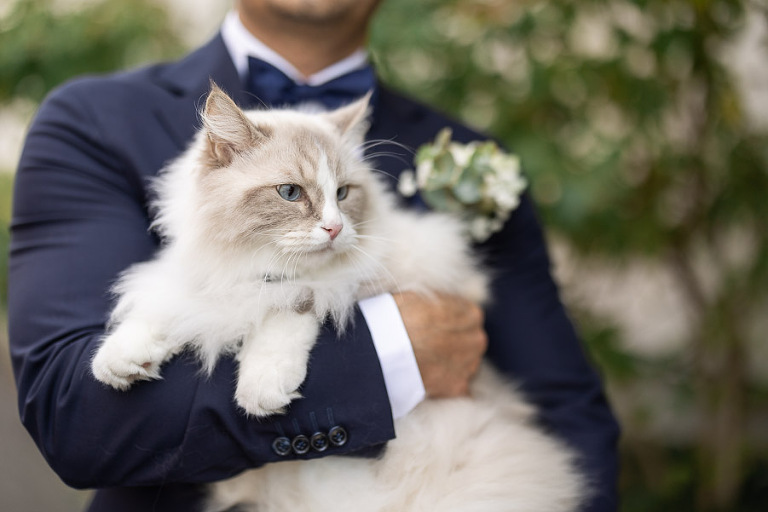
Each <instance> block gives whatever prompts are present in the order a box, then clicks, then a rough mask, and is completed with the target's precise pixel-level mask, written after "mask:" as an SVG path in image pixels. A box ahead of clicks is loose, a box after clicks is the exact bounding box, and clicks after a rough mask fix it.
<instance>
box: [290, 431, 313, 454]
mask: <svg viewBox="0 0 768 512" xmlns="http://www.w3.org/2000/svg"><path fill="white" fill-rule="evenodd" d="M291 446H292V447H293V451H294V452H296V453H298V454H299V455H304V454H305V453H307V452H308V451H309V439H308V438H307V436H304V435H298V436H296V437H294V438H293V441H291Z"/></svg>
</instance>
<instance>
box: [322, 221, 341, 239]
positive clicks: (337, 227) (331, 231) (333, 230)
mask: <svg viewBox="0 0 768 512" xmlns="http://www.w3.org/2000/svg"><path fill="white" fill-rule="evenodd" d="M343 227H344V226H343V225H342V224H336V223H334V224H328V225H327V226H323V229H324V230H326V231H327V232H328V235H330V237H331V240H336V237H337V236H339V233H340V232H341V228H343Z"/></svg>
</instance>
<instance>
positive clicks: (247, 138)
mask: <svg viewBox="0 0 768 512" xmlns="http://www.w3.org/2000/svg"><path fill="white" fill-rule="evenodd" d="M202 118H203V126H204V128H205V131H206V134H207V137H208V153H209V156H210V157H211V159H212V161H213V162H214V163H215V164H217V165H218V166H222V167H223V166H226V165H229V164H230V163H231V162H232V160H233V159H234V157H235V156H236V155H237V154H238V153H241V152H243V151H245V150H247V149H249V148H251V147H253V146H254V144H256V143H258V142H259V140H263V139H265V138H268V137H269V136H270V131H269V130H268V129H267V128H265V127H258V126H256V125H255V124H253V123H252V122H251V120H250V119H248V117H247V116H246V115H245V113H244V112H243V111H242V110H241V109H240V107H238V106H237V105H236V104H235V102H234V101H232V99H231V98H230V97H229V96H227V94H226V93H225V92H224V91H222V90H221V89H220V88H219V87H218V86H217V85H216V84H214V83H213V82H211V92H210V93H209V94H208V99H206V101H205V108H204V109H203V114H202Z"/></svg>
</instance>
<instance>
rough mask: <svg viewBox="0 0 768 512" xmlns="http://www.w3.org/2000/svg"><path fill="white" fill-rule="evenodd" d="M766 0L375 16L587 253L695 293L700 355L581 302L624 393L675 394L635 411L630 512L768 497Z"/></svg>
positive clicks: (413, 78)
mask: <svg viewBox="0 0 768 512" xmlns="http://www.w3.org/2000/svg"><path fill="white" fill-rule="evenodd" d="M748 9H749V11H748ZM766 9H768V7H767V6H766V4H765V2H757V1H752V2H749V1H746V0H711V1H710V0H688V1H684V0H580V1H578V2H577V1H573V0H549V1H545V0H517V1H514V2H509V1H496V0H461V1H459V0H422V1H420V2H409V1H407V0H388V1H387V2H385V4H384V6H383V9H382V10H381V12H380V16H379V18H378V20H377V23H376V26H375V27H374V32H373V35H372V41H371V43H372V47H373V50H374V57H375V61H376V63H377V66H378V68H379V70H380V71H381V73H382V74H383V75H384V77H385V79H386V81H388V82H389V83H391V84H393V85H395V86H396V87H399V88H401V89H404V90H406V91H408V92H410V93H411V94H413V95H415V96H417V97H419V98H421V99H423V100H424V101H427V102H430V103H433V104H437V105H439V106H440V107H441V108H442V109H444V110H445V111H447V112H449V113H451V114H453V115H455V116H457V117H459V118H462V119H464V120H466V121H468V122H469V123H471V124H474V125H476V126H478V127H479V128H481V129H483V130H486V131H487V132H489V133H491V134H492V135H494V136H495V137H497V138H499V139H501V140H502V141H503V142H504V143H505V144H506V145H507V146H508V147H509V148H511V149H513V150H514V151H515V152H517V153H518V154H519V155H520V156H521V160H522V162H523V167H524V168H525V169H526V172H527V174H528V176H529V178H530V181H531V187H532V192H533V194H534V197H535V198H536V200H537V203H538V204H539V205H540V207H541V213H542V215H543V218H544V220H545V223H546V226H547V228H548V230H549V231H550V232H551V233H554V234H556V235H557V236H558V238H559V239H561V240H565V241H566V242H567V244H568V246H569V247H571V248H573V249H575V250H576V251H577V253H578V254H580V255H582V257H585V258H595V257H598V258H600V261H605V262H609V263H611V264H613V265H615V266H619V267H621V266H629V265H631V264H632V263H633V262H636V261H640V260H641V261H646V262H647V261H650V262H653V263H654V265H656V267H657V268H663V269H666V270H668V272H669V273H670V274H671V275H673V276H675V278H676V279H677V286H678V287H679V289H680V290H681V291H682V293H683V296H684V298H685V302H686V304H685V308H684V310H682V311H677V312H670V314H675V315H687V316H688V317H689V318H690V321H689V322H688V323H689V324H690V329H689V331H690V332H688V333H687V334H686V339H685V340H668V341H669V342H670V346H680V345H681V344H682V345H684V346H685V349H684V350H683V351H682V352H676V353H673V354H664V355H663V356H661V355H659V356H653V357H651V356H647V355H642V356H641V355H639V354H638V353H633V352H632V351H630V350H628V349H627V348H626V344H625V343H624V340H623V338H624V336H625V333H622V332H621V330H620V329H618V328H617V327H616V325H614V322H613V321H612V319H610V318H597V317H595V315H594V314H592V313H590V312H587V311H575V312H576V313H578V317H579V324H580V328H581V331H582V333H583V336H584V338H585V340H586V342H587V344H588V346H589V349H590V352H591V353H592V355H593V357H594V358H595V359H596V361H597V362H598V363H599V364H600V366H601V369H602V370H603V371H604V373H605V375H606V379H607V383H608V386H609V390H610V391H611V392H612V394H613V395H614V396H615V397H616V400H617V401H627V400H626V399H627V398H629V399H630V400H628V401H629V402H630V404H632V400H631V398H632V396H633V395H637V394H640V393H641V392H642V390H643V389H646V388H648V387H649V386H651V385H653V386H662V387H661V389H662V390H663V393H664V394H668V395H670V397H671V398H670V397H664V398H665V400H660V401H659V402H661V403H666V402H668V401H669V400H673V403H674V404H676V410H672V411H663V410H661V407H659V409H657V410H653V409H651V410H648V409H647V408H645V407H644V406H643V407H641V406H639V405H637V404H636V403H635V404H634V405H633V406H632V407H629V408H627V407H619V410H620V412H621V413H622V418H621V419H622V421H623V423H624V425H625V438H624V446H623V449H624V452H623V453H624V463H625V464H624V475H623V482H622V493H623V495H624V497H625V504H624V510H626V511H635V510H637V511H641V510H745V511H746V510H762V509H763V508H764V507H765V503H766V499H768V486H766V482H768V474H766V473H765V469H766V468H765V464H761V463H760V462H759V461H760V460H761V459H762V458H764V457H765V456H766V452H767V451H768V448H767V445H768V435H767V434H763V435H759V436H754V435H751V436H750V435H749V430H748V428H747V427H748V425H749V424H750V423H752V422H753V421H756V418H759V417H760V415H761V414H762V415H765V414H766V413H767V412H768V403H767V401H766V399H765V397H766V384H767V383H766V380H765V378H764V377H761V376H760V375H756V374H755V372H750V371H749V363H750V360H751V359H752V358H753V355H752V354H753V353H754V349H755V348H756V347H757V346H758V345H759V344H761V343H762V342H763V341H764V340H763V339H761V338H764V336H762V335H760V334H758V331H756V330H755V329H754V326H755V325H757V322H759V321H760V320H761V318H762V317H763V316H764V315H765V307H766V304H768V201H765V199H764V196H765V193H766V190H768V150H767V149H766V148H768V134H766V133H761V132H759V131H757V130H756V129H754V128H753V127H752V126H751V125H750V123H749V120H748V119H747V115H746V114H747V113H746V112H745V110H744V107H743V105H742V104H741V99H742V96H741V91H740V90H739V89H737V81H736V79H735V77H734V75H733V73H732V72H731V71H730V70H729V69H727V68H726V67H725V65H724V61H725V60H726V59H727V55H728V54H727V53H726V50H727V49H728V47H729V44H730V43H731V42H732V41H733V40H734V39H735V38H736V36H738V35H739V34H741V33H742V31H743V29H744V26H745V23H746V22H747V21H748V19H747V17H748V16H751V17H753V18H754V17H757V18H758V19H760V20H761V21H762V22H763V23H765V21H766ZM393 27H397V30H396V31H395V30H393ZM764 55H765V50H764V49H763V51H762V52H760V56H764ZM756 65H757V63H756ZM761 65H765V60H762V62H761ZM572 308H573V309H575V307H572ZM648 321H649V322H653V321H655V319H653V318H649V319H648ZM681 342H682V343H681ZM617 405H621V404H617ZM660 412H661V413H664V414H667V415H672V416H673V417H674V416H675V415H677V416H678V418H679V421H680V422H689V423H690V424H691V425H690V426H689V427H688V430H689V435H688V438H687V439H686V440H685V441H683V442H680V440H672V439H671V438H670V439H666V438H665V437H664V436H663V435H659V434H658V432H654V430H653V428H654V425H655V423H656V421H655V417H656V416H659V413H660ZM760 485H762V486H763V487H762V499H756V498H755V496H758V495H760V494H761V493H760V492H758V490H759V486H760ZM756 489H757V490H756Z"/></svg>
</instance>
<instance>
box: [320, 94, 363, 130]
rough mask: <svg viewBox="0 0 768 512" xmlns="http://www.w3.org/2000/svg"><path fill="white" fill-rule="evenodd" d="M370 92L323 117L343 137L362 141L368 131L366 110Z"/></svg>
mask: <svg viewBox="0 0 768 512" xmlns="http://www.w3.org/2000/svg"><path fill="white" fill-rule="evenodd" d="M371 95H372V92H370V91H369V92H368V94H366V95H365V96H363V97H362V98H360V99H359V100H357V101H355V102H353V103H350V104H349V105H346V106H344V107H341V108H338V109H336V110H334V111H332V112H329V113H327V114H325V116H326V117H327V118H328V119H329V120H330V121H331V123H333V125H334V126H336V128H338V130H339V131H340V132H341V133H342V134H343V135H352V136H354V137H358V138H360V139H362V138H363V137H364V136H365V132H366V131H368V109H369V106H370V103H371Z"/></svg>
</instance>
